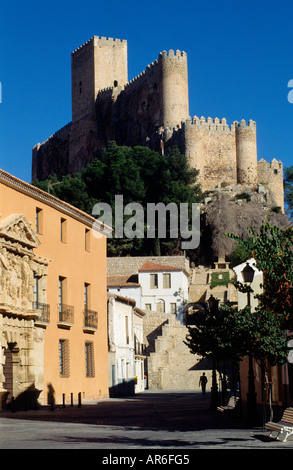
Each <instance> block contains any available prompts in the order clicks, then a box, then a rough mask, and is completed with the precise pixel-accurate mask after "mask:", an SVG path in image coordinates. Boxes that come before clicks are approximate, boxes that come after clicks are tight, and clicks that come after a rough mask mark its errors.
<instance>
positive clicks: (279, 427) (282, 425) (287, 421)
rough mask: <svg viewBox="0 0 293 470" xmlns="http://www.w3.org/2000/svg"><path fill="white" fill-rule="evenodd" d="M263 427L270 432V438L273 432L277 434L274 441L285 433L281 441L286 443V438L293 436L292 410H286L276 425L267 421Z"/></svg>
mask: <svg viewBox="0 0 293 470" xmlns="http://www.w3.org/2000/svg"><path fill="white" fill-rule="evenodd" d="M265 427H266V428H267V429H269V430H270V431H271V433H270V437H272V435H273V433H274V431H275V432H277V433H278V434H277V436H276V439H278V438H279V436H280V435H282V434H283V433H286V435H285V438H284V439H283V442H286V440H287V439H288V437H289V436H290V435H291V434H293V408H286V409H285V411H284V413H283V416H282V418H281V420H280V421H278V422H277V423H274V422H273V421H269V422H268V423H266V424H265Z"/></svg>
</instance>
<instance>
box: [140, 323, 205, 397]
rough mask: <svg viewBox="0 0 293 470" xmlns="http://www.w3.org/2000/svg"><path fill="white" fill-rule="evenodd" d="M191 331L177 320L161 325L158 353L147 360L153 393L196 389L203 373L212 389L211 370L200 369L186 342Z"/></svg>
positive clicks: (149, 385) (199, 362)
mask: <svg viewBox="0 0 293 470" xmlns="http://www.w3.org/2000/svg"><path fill="white" fill-rule="evenodd" d="M187 333H188V330H187V328H186V327H185V326H183V325H180V323H179V322H177V321H176V320H175V319H174V320H173V321H170V320H169V322H168V323H166V324H164V325H163V326H162V335H161V336H158V337H157V338H156V339H155V352H152V353H150V356H149V357H148V388H149V389H151V390H196V391H198V390H199V389H200V388H199V378H200V376H201V374H202V372H203V371H205V372H206V375H207V378H208V387H209V386H211V382H212V380H211V371H210V370H209V368H208V369H205V368H203V367H202V366H201V363H202V362H203V364H205V363H206V361H202V360H201V358H200V357H198V356H196V355H194V354H191V352H190V350H189V348H188V346H187V345H186V344H184V342H183V341H184V340H185V338H186V335H187Z"/></svg>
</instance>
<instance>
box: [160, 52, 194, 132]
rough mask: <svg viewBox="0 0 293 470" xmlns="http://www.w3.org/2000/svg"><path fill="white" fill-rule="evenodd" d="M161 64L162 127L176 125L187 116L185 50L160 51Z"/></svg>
mask: <svg viewBox="0 0 293 470" xmlns="http://www.w3.org/2000/svg"><path fill="white" fill-rule="evenodd" d="M159 64H160V65H161V77H160V78H161V91H162V92H161V97H160V98H161V112H162V114H161V116H162V123H161V125H162V126H163V127H176V126H177V125H180V124H181V122H182V121H185V120H186V119H187V118H188V117H189V103H188V74H187V54H186V52H181V51H178V50H177V51H176V53H174V51H173V50H172V49H171V50H170V51H169V53H167V52H166V51H164V52H162V53H161V54H160V56H159Z"/></svg>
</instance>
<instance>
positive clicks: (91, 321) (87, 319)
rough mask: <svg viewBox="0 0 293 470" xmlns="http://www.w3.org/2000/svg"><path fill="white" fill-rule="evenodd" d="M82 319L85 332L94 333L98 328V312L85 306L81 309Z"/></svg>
mask: <svg viewBox="0 0 293 470" xmlns="http://www.w3.org/2000/svg"><path fill="white" fill-rule="evenodd" d="M83 319H84V326H83V331H84V332H85V333H94V332H95V331H96V330H97V329H98V312H95V311H93V310H89V309H88V308H86V309H84V311H83Z"/></svg>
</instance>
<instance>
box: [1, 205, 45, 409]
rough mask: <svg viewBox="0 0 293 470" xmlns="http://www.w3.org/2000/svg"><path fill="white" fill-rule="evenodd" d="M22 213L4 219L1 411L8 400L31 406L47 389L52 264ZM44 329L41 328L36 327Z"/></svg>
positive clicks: (2, 249) (2, 232) (2, 230)
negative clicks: (39, 251)
mask: <svg viewBox="0 0 293 470" xmlns="http://www.w3.org/2000/svg"><path fill="white" fill-rule="evenodd" d="M39 244H40V241H39V240H38V238H37V236H36V234H35V233H34V231H33V229H32V227H31V224H30V223H29V222H28V221H27V219H26V218H25V217H24V215H23V214H12V215H10V216H9V217H6V218H5V219H3V220H2V221H0V346H1V348H0V409H1V407H3V406H5V403H4V402H5V401H6V400H7V402H8V403H9V402H11V400H12V397H14V400H13V403H15V402H17V401H19V402H20V401H21V400H22V405H21V406H22V407H23V406H30V403H29V402H31V401H32V400H35V399H36V398H38V396H39V394H40V393H41V391H42V389H43V371H44V332H45V330H44V328H43V326H44V324H43V323H38V320H39V319H42V313H43V311H42V307H41V306H43V305H46V300H47V275H48V264H49V261H48V260H47V259H45V258H41V257H39V256H37V255H35V254H34V251H33V250H34V249H35V248H37V247H38V246H39ZM38 325H42V327H40V326H38Z"/></svg>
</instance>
